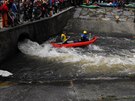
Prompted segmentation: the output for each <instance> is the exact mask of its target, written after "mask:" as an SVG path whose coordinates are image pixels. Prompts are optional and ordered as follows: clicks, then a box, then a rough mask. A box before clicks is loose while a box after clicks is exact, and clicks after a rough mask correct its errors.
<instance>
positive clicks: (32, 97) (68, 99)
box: [0, 81, 135, 101]
mask: <svg viewBox="0 0 135 101" xmlns="http://www.w3.org/2000/svg"><path fill="white" fill-rule="evenodd" d="M1 85H2V83H0V101H134V100H135V82H134V81H85V82H83V81H81V82H75V81H69V82H66V83H64V82H59V83H58V82H57V83H55V82H53V83H49V84H46V83H41V84H16V83H13V84H12V83H9V82H7V83H5V84H3V86H1ZM4 85H5V86H4Z"/></svg>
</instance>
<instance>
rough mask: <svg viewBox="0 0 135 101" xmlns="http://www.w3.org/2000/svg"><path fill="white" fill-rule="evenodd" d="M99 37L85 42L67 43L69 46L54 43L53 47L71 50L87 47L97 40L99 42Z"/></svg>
mask: <svg viewBox="0 0 135 101" xmlns="http://www.w3.org/2000/svg"><path fill="white" fill-rule="evenodd" d="M97 38H98V37H97V36H95V37H93V38H92V39H91V40H89V41H85V42H75V43H74V42H72V43H67V44H62V43H54V42H51V44H52V46H53V47H56V48H62V47H65V48H71V47H82V46H87V45H89V44H92V43H94V42H95V41H96V40H97Z"/></svg>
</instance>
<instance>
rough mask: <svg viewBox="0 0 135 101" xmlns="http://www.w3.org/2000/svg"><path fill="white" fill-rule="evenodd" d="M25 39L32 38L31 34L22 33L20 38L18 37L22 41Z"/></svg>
mask: <svg viewBox="0 0 135 101" xmlns="http://www.w3.org/2000/svg"><path fill="white" fill-rule="evenodd" d="M25 39H30V37H29V34H28V33H22V34H21V35H20V36H19V38H18V42H22V41H24V40H25Z"/></svg>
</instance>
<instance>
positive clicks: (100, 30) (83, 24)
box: [64, 18, 135, 37]
mask: <svg viewBox="0 0 135 101" xmlns="http://www.w3.org/2000/svg"><path fill="white" fill-rule="evenodd" d="M64 29H65V30H66V31H68V32H75V31H76V32H82V31H83V30H87V31H88V32H94V34H98V35H102V36H112V37H133V36H135V23H133V22H118V23H117V22H115V21H105V20H88V19H87V20H86V19H78V18H73V19H70V20H69V21H68V24H67V26H66V27H65V28H64Z"/></svg>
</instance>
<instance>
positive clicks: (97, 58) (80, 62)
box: [18, 37, 135, 74]
mask: <svg viewBox="0 0 135 101" xmlns="http://www.w3.org/2000/svg"><path fill="white" fill-rule="evenodd" d="M134 44H135V41H134V40H130V39H126V38H119V39H118V38H112V37H106V38H105V37H100V39H99V41H98V42H97V43H95V44H93V45H89V46H88V47H85V48H61V49H57V48H54V47H52V46H51V45H50V44H49V42H45V43H43V44H41V45H39V44H38V43H36V42H32V41H31V40H29V39H27V40H25V41H24V42H22V43H19V44H18V47H19V49H20V51H21V52H22V53H24V54H27V55H30V56H37V57H40V58H43V59H48V60H49V61H55V62H58V63H67V64H72V65H74V66H77V67H79V68H80V69H81V71H83V72H101V71H102V72H108V71H112V72H120V73H123V72H124V73H130V74H132V73H135V46H134Z"/></svg>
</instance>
